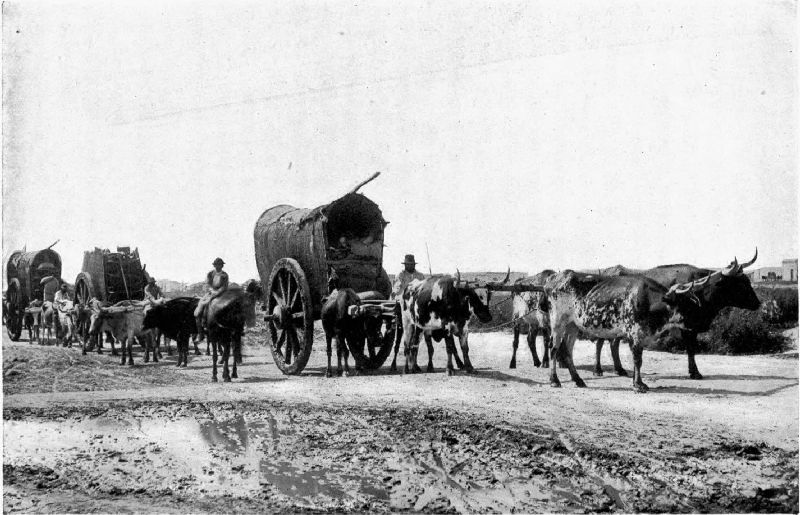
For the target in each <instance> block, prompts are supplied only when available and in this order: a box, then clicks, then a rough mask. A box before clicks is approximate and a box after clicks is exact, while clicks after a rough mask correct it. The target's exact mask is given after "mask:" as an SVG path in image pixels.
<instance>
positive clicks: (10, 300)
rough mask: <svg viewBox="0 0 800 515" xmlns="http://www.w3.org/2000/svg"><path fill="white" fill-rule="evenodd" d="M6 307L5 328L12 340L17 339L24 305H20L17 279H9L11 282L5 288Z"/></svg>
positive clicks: (20, 291) (20, 294)
mask: <svg viewBox="0 0 800 515" xmlns="http://www.w3.org/2000/svg"><path fill="white" fill-rule="evenodd" d="M6 309H7V310H8V319H7V320H6V329H7V330H8V336H9V337H10V338H11V340H12V341H15V342H16V341H19V337H20V336H21V335H22V317H23V316H24V315H23V310H24V309H25V307H24V306H23V305H22V289H21V287H20V284H19V280H18V279H11V283H10V284H9V285H8V289H7V290H6Z"/></svg>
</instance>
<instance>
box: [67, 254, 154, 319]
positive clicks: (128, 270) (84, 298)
mask: <svg viewBox="0 0 800 515" xmlns="http://www.w3.org/2000/svg"><path fill="white" fill-rule="evenodd" d="M145 286H147V272H146V271H145V267H144V266H142V262H141V260H140V259H139V249H134V250H133V252H131V250H130V247H117V251H116V252H111V251H110V250H108V249H100V248H97V247H95V249H94V250H87V251H86V252H84V253H83V266H82V267H81V273H79V274H78V277H76V278H75V302H76V303H77V304H80V305H84V306H85V305H86V304H88V302H89V300H91V299H92V298H96V299H98V300H101V301H104V302H107V303H109V304H116V303H117V302H120V301H123V300H143V299H144V287H145Z"/></svg>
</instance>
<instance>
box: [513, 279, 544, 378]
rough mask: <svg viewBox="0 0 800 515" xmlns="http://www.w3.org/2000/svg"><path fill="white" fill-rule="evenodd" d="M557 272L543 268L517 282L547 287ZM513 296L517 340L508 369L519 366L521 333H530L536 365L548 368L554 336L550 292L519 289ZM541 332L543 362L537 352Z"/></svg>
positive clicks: (528, 337)
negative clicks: (550, 278)
mask: <svg viewBox="0 0 800 515" xmlns="http://www.w3.org/2000/svg"><path fill="white" fill-rule="evenodd" d="M553 274H555V272H554V271H553V270H543V271H542V272H539V273H538V274H536V275H534V276H532V277H523V278H521V279H518V280H517V281H516V282H515V283H514V284H522V285H532V286H544V284H545V282H546V281H547V279H548V278H549V277H550V276H551V275H553ZM511 299H512V300H511V302H512V306H513V313H512V315H511V318H512V320H514V340H513V341H512V345H513V352H512V354H511V363H510V364H509V365H508V368H517V348H518V347H519V335H520V333H525V334H527V340H528V348H529V349H530V350H531V356H533V366H535V367H539V366H541V367H548V366H549V364H550V347H551V343H552V338H551V335H550V314H549V313H548V311H549V309H550V303H549V301H548V300H547V295H545V293H544V292H539V291H522V292H516V291H515V292H512V293H511ZM540 334H541V335H542V343H543V346H544V350H543V351H542V360H541V361H540V360H539V355H538V354H537V352H536V337H537V336H538V335H540Z"/></svg>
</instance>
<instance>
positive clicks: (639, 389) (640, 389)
mask: <svg viewBox="0 0 800 515" xmlns="http://www.w3.org/2000/svg"><path fill="white" fill-rule="evenodd" d="M648 390H650V387H648V386H647V385H646V384H644V383H634V385H633V391H634V392H636V393H647V391H648Z"/></svg>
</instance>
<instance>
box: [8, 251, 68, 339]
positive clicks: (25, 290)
mask: <svg viewBox="0 0 800 515" xmlns="http://www.w3.org/2000/svg"><path fill="white" fill-rule="evenodd" d="M54 245H55V244H54ZM51 247H52V245H51ZM47 277H54V278H56V279H58V282H61V256H59V255H58V252H56V251H54V250H52V249H51V248H50V247H48V248H46V249H43V250H38V251H35V252H25V251H22V250H17V251H14V252H13V253H12V254H11V256H10V257H9V259H8V262H7V263H6V281H7V282H6V284H7V285H8V289H7V290H6V299H5V302H6V305H5V310H6V312H7V314H6V328H7V330H8V335H9V336H10V337H11V339H12V340H13V341H17V340H19V337H20V335H21V334H22V326H23V318H24V316H25V308H26V307H27V306H28V304H29V303H30V302H31V301H33V300H41V301H44V300H49V301H52V300H53V299H52V298H45V285H46V284H47V281H42V280H43V279H45V278H47ZM52 293H54V292H51V295H52Z"/></svg>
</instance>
